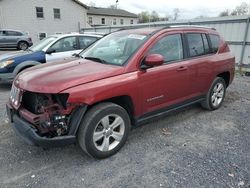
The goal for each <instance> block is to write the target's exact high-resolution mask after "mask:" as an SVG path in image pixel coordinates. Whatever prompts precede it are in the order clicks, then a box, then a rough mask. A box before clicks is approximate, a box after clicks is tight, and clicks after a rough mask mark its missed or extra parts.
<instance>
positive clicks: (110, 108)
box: [78, 102, 131, 159]
mask: <svg viewBox="0 0 250 188" xmlns="http://www.w3.org/2000/svg"><path fill="white" fill-rule="evenodd" d="M113 115H114V116H117V117H120V118H121V119H122V120H123V121H122V127H123V129H122V130H123V134H122V135H123V136H122V137H121V139H120V141H119V142H118V141H116V140H115V139H114V138H113V137H112V134H113V131H114V129H113V131H112V134H111V135H105V136H103V138H101V139H100V140H98V141H94V138H93V137H94V133H97V132H96V129H98V127H99V126H101V127H102V126H103V125H102V122H101V120H103V119H104V118H105V117H108V119H109V122H110V121H111V120H112V119H111V120H110V117H112V116H113ZM114 120H116V119H114ZM111 124H112V123H111ZM118 128H119V129H121V128H120V127H118ZM130 128H131V122H130V118H129V115H128V113H127V111H126V110H125V109H124V108H122V107H121V106H119V105H116V104H114V103H110V102H105V103H100V104H98V105H96V106H94V107H92V108H91V109H90V110H89V111H88V112H87V113H86V115H85V116H84V119H83V121H82V123H81V125H80V128H79V130H78V143H79V145H80V147H81V149H82V150H83V151H84V152H85V153H86V154H88V155H89V156H91V157H94V158H97V159H102V158H107V157H109V156H111V155H114V154H115V153H117V152H118V151H119V149H120V148H121V147H122V146H123V145H124V144H125V142H126V140H127V137H128V134H129V132H130ZM102 131H103V134H105V133H107V132H105V131H107V129H105V128H104V126H103V130H101V131H100V132H102ZM114 132H115V131H114ZM98 133H99V132H98ZM102 139H103V140H102ZM104 139H108V143H110V142H111V141H112V139H114V140H115V141H114V142H116V143H115V144H118V145H116V146H115V147H114V148H113V149H110V150H108V151H101V150H99V149H98V147H101V146H102V145H101V146H97V142H101V141H103V143H104ZM114 142H113V143H114ZM117 142H118V143H117ZM113 143H112V142H111V144H113ZM111 144H110V146H111Z"/></svg>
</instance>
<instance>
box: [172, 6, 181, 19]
mask: <svg viewBox="0 0 250 188" xmlns="http://www.w3.org/2000/svg"><path fill="white" fill-rule="evenodd" d="M173 12H174V15H173V20H177V19H178V18H179V16H180V15H179V14H180V9H178V8H175V9H174V10H173Z"/></svg>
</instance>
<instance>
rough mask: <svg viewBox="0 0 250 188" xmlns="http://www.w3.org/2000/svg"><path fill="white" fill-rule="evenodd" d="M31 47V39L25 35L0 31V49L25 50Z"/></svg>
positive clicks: (7, 30)
mask: <svg viewBox="0 0 250 188" xmlns="http://www.w3.org/2000/svg"><path fill="white" fill-rule="evenodd" d="M32 45H33V42H32V39H31V38H30V37H29V36H28V35H27V34H26V33H24V32H22V31H17V30H10V29H0V48H17V49H19V50H26V49H27V48H28V47H30V46H32Z"/></svg>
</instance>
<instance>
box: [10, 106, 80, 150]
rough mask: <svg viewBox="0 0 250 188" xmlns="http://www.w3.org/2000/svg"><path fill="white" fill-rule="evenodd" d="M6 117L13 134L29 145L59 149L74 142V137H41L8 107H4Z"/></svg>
mask: <svg viewBox="0 0 250 188" xmlns="http://www.w3.org/2000/svg"><path fill="white" fill-rule="evenodd" d="M6 110H7V114H8V117H9V119H10V121H11V125H12V127H13V129H14V130H15V132H16V133H17V134H18V135H19V136H20V137H21V138H22V139H23V140H24V141H25V142H26V143H27V144H30V145H35V146H40V147H43V148H51V147H60V146H65V145H69V144H73V143H75V142H76V136H60V137H54V138H46V137H41V136H39V135H38V134H37V130H36V128H34V126H32V125H31V124H30V123H28V122H27V121H25V120H23V119H22V118H20V117H19V116H18V115H16V114H15V113H14V111H13V110H12V108H11V107H10V105H8V104H7V105H6Z"/></svg>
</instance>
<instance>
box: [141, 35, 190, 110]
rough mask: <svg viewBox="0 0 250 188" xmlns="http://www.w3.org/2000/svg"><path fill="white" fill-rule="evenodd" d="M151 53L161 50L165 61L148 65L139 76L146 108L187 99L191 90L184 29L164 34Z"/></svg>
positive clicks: (165, 105)
mask: <svg viewBox="0 0 250 188" xmlns="http://www.w3.org/2000/svg"><path fill="white" fill-rule="evenodd" d="M148 54H161V55H162V56H163V57H164V60H165V63H164V64H163V65H161V66H157V67H152V68H149V69H147V70H146V71H145V72H142V73H141V74H140V76H139V83H140V87H141V91H142V100H143V104H144V110H143V111H146V112H151V111H155V110H158V109H161V108H164V107H167V106H170V105H173V104H177V103H181V102H183V101H185V100H186V98H187V96H188V95H189V94H190V82H189V79H188V72H189V67H188V62H187V61H185V60H184V50H183V42H182V35H181V33H179V34H168V35H163V36H161V37H160V38H159V39H158V40H157V41H156V42H155V43H154V44H153V45H152V46H151V47H150V49H149V51H148V52H147V55H148Z"/></svg>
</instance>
